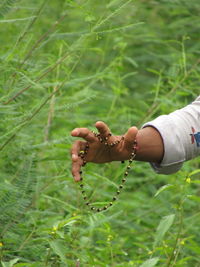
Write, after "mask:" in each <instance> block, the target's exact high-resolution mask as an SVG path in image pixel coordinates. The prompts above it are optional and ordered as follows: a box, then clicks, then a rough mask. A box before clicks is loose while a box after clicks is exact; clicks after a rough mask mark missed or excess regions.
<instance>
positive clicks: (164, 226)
mask: <svg viewBox="0 0 200 267" xmlns="http://www.w3.org/2000/svg"><path fill="white" fill-rule="evenodd" d="M174 218H175V214H170V215H168V216H165V217H163V218H162V219H161V221H160V223H159V225H158V228H157V230H156V237H155V241H154V247H156V246H157V244H158V243H159V242H160V241H162V239H163V238H164V235H165V234H166V232H167V231H168V230H169V228H170V227H171V226H172V224H173V222H174Z"/></svg>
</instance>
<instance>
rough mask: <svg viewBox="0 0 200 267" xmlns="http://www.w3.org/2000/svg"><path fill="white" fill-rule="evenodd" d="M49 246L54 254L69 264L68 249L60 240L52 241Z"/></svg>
mask: <svg viewBox="0 0 200 267" xmlns="http://www.w3.org/2000/svg"><path fill="white" fill-rule="evenodd" d="M49 244H50V246H51V248H52V250H53V251H54V253H55V254H56V255H58V256H59V257H60V259H61V261H62V262H63V263H65V264H67V259H66V257H65V253H66V247H65V246H64V244H63V243H62V242H61V241H60V240H53V241H50V242H49ZM66 267H67V265H66Z"/></svg>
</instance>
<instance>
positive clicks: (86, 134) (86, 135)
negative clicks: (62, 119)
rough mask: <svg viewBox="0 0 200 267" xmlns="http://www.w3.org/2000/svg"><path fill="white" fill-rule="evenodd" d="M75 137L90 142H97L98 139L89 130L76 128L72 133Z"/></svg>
mask: <svg viewBox="0 0 200 267" xmlns="http://www.w3.org/2000/svg"><path fill="white" fill-rule="evenodd" d="M71 135H72V136H74V137H82V138H83V139H85V140H86V141H88V142H94V141H96V137H95V136H94V134H93V133H92V132H91V131H90V130H89V129H88V128H76V129H74V130H73V131H72V132H71Z"/></svg>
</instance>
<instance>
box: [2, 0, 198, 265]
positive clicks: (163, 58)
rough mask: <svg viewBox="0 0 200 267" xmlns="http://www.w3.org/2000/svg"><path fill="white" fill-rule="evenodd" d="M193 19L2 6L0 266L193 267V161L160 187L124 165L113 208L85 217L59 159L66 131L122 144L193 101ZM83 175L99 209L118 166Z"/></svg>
mask: <svg viewBox="0 0 200 267" xmlns="http://www.w3.org/2000/svg"><path fill="white" fill-rule="evenodd" d="M7 2H8V1H7ZM7 2H6V1H4V2H3V3H2V4H1V6H0V13H1V10H2V8H3V6H5V5H6V3H7ZM199 9H200V7H199V4H198V1H197V0H191V1H190V2H188V1H185V0H177V1H164V0H163V1H153V0H149V1H131V0H129V1H122V0H112V1H107V0H103V1H101V2H98V1H95V2H94V1H92V0H89V1H86V0H80V1H70V0H67V1H53V0H52V1H48V0H45V1H42V2H41V1H39V0H36V1H34V2H27V1H25V0H21V1H16V2H15V3H14V2H12V8H11V4H9V8H8V9H6V12H4V14H3V15H1V18H0V34H1V35H0V37H1V50H0V62H1V64H0V70H1V71H0V118H1V120H0V132H1V135H0V152H1V157H0V170H1V171H0V184H1V186H0V199H1V202H0V210H1V214H0V222H1V225H0V228H1V234H0V261H1V265H2V266H3V267H4V266H16V267H17V266H18V267H20V266H32V267H33V266H37V267H39V266H41V267H43V266H52V267H56V266H84V267H85V266H90V267H91V266H95V267H96V266H121V267H124V266H134V267H139V266H140V267H145V266H148V267H150V266H160V267H164V266H170V267H172V266H176V267H184V266H185V267H186V266H194V267H198V266H199V262H200V257H199V252H200V246H199V240H200V236H199V208H198V204H199V181H198V178H199V171H196V172H194V171H195V170H199V168H200V166H199V159H196V160H193V161H191V162H188V163H186V164H185V165H184V167H183V169H182V170H181V171H179V172H178V173H177V174H174V175H170V176H164V175H157V174H155V173H154V172H153V171H152V170H151V168H150V166H149V165H148V164H147V163H141V162H137V163H135V165H134V170H133V171H131V175H130V178H129V180H128V183H127V186H126V189H125V191H124V192H123V194H122V195H121V197H120V200H119V202H117V204H116V205H114V206H113V207H112V209H110V210H109V211H106V212H104V213H101V214H92V213H90V212H89V211H88V210H87V208H86V207H85V206H84V205H83V203H82V200H81V194H80V192H79V190H78V187H77V184H75V183H74V182H73V179H72V176H71V173H70V165H71V163H70V155H69V150H70V147H71V144H72V142H73V139H72V138H71V137H70V131H71V130H72V129H73V128H75V127H89V128H90V129H93V127H94V126H93V125H94V122H95V121H97V120H100V119H101V120H104V121H105V122H107V123H108V124H109V125H110V127H111V129H112V131H113V132H114V133H115V134H121V133H123V132H125V131H126V130H127V129H128V128H129V127H130V126H132V125H136V126H138V127H140V126H141V125H142V124H143V123H144V122H146V121H148V120H150V119H152V118H155V117H156V116H159V115H160V114H166V113H169V112H171V111H173V110H175V109H177V108H181V107H183V106H185V105H186V104H188V103H190V102H191V101H192V100H193V99H194V98H195V97H196V96H197V95H199V69H200V66H199V63H200V61H199V60H200V57H199V49H200V44H199V42H198V33H199V27H200V26H199V25H200V23H199V22H200V21H199ZM85 172H86V173H85V179H86V181H87V187H88V190H89V191H90V194H91V196H92V199H93V201H95V202H101V201H102V202H107V201H109V196H110V195H111V194H112V192H113V191H114V189H115V184H117V183H118V181H119V179H120V177H121V174H122V173H123V166H120V165H118V163H112V164H106V165H98V166H97V165H94V164H89V165H88V166H87V167H86V171H85ZM156 192H157V193H156Z"/></svg>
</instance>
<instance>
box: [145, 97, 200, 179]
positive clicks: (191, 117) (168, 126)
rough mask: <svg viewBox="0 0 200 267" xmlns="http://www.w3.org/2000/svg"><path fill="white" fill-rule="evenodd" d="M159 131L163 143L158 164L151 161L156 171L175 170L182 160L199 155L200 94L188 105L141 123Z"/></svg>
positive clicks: (171, 171) (169, 171)
mask: <svg viewBox="0 0 200 267" xmlns="http://www.w3.org/2000/svg"><path fill="white" fill-rule="evenodd" d="M147 126H151V127H154V128H155V129H157V131H159V133H160V135H161V137H162V139H163V144H164V157H163V160H162V162H161V163H160V164H155V163H151V165H152V167H153V168H154V170H155V171H156V172H158V173H163V174H171V173H175V172H177V171H178V170H179V169H180V168H181V167H182V165H183V163H184V161H187V160H190V159H192V158H195V157H197V156H198V155H200V96H199V97H198V98H197V99H196V100H195V101H194V102H192V103H191V104H190V105H188V106H186V107H184V108H182V109H179V110H176V111H175V112H172V113H170V114H169V115H162V116H159V117H158V118H156V119H155V120H153V121H150V122H148V123H146V124H144V125H143V127H142V128H144V127H147Z"/></svg>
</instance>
